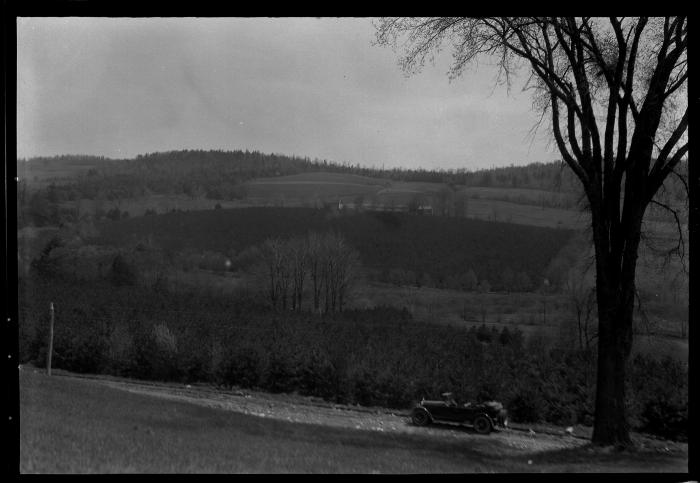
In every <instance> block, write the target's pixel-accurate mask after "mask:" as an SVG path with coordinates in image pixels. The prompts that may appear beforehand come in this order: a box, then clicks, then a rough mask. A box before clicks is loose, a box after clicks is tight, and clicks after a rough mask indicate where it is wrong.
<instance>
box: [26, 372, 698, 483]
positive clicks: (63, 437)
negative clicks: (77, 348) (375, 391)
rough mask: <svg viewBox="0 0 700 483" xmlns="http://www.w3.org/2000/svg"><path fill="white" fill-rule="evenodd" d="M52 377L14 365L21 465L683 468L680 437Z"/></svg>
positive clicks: (40, 469) (79, 468) (266, 469)
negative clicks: (629, 437)
mask: <svg viewBox="0 0 700 483" xmlns="http://www.w3.org/2000/svg"><path fill="white" fill-rule="evenodd" d="M59 374H60V375H55V376H53V377H51V378H49V377H48V376H46V375H45V374H43V373H42V372H41V371H39V370H35V369H32V368H31V367H29V366H23V369H22V370H21V371H19V382H20V416H21V419H20V441H19V443H20V462H19V463H20V468H19V469H20V473H23V474H29V473H481V472H651V473H656V472H678V473H685V472H687V471H688V453H687V445H685V444H680V443H668V442H654V441H652V440H648V439H646V440H644V442H643V443H642V444H640V445H639V446H638V449H635V450H629V451H625V452H614V451H609V450H607V449H595V448H591V447H590V446H589V445H587V444H586V443H585V440H581V439H578V438H565V437H561V436H550V435H548V434H545V433H542V434H539V433H538V436H537V437H536V438H530V437H528V436H525V435H524V434H523V433H518V432H517V431H507V432H503V433H494V434H492V435H489V436H482V435H477V434H473V433H472V432H471V431H469V430H456V429H450V428H449V427H448V428H445V429H442V430H441V429H440V428H437V427H436V428H434V429H432V428H428V429H426V430H424V431H422V429H423V428H411V427H410V426H406V422H405V419H403V420H402V419H396V420H395V423H393V426H395V427H396V429H395V430H392V427H391V426H392V424H387V425H385V429H376V428H373V429H370V428H367V429H355V428H354V427H347V426H345V427H343V426H344V425H343V424H329V420H328V417H325V418H321V419H320V420H321V421H323V422H322V423H320V424H318V423H317V424H313V423H305V422H291V421H290V420H289V419H293V420H297V418H286V417H285V418H282V417H279V416H278V415H277V414H276V413H277V412H278V410H279V408H280V407H282V406H285V407H293V408H299V409H302V408H303V409H302V410H301V411H298V410H297V411H296V413H297V414H299V415H300V416H301V417H302V418H304V416H307V415H311V416H313V414H318V415H319V416H321V415H322V414H324V413H326V414H338V418H341V420H342V419H344V420H353V421H354V420H357V421H359V422H360V423H361V422H362V421H363V420H364V419H367V421H368V422H369V421H370V420H373V419H379V418H380V416H379V414H381V412H380V411H379V412H376V413H362V412H359V411H358V412H356V413H354V414H351V412H348V411H342V410H341V411H338V410H335V409H333V410H331V411H330V413H329V411H328V410H325V409H323V408H321V407H314V406H312V405H308V402H306V401H304V400H303V399H297V400H296V401H295V400H294V399H292V398H286V400H287V401H289V402H288V403H286V404H282V405H280V403H279V402H278V401H277V400H276V399H274V398H270V397H266V396H265V395H262V394H248V395H247V396H244V397H240V396H235V395H232V396H227V395H226V394H223V393H222V394H215V393H212V392H211V391H206V393H205V394H204V395H203V394H202V393H201V392H200V391H197V390H195V389H192V390H189V389H185V388H183V387H182V386H181V385H157V386H156V385H151V389H149V388H148V387H145V386H139V385H137V384H132V383H129V382H127V381H118V380H107V379H102V380H100V379H93V378H75V377H71V375H70V374H67V373H62V372H60V373H59ZM135 382H136V381H135ZM183 390H185V391H186V392H183ZM260 398H262V399H260ZM236 401H245V404H246V405H247V406H252V405H254V404H255V403H256V401H260V402H263V401H264V402H265V404H264V408H265V409H264V410H263V412H262V413H259V414H260V415H259V416H254V415H251V412H250V411H246V410H244V409H243V408H242V407H241V406H240V405H239V404H236ZM305 402H306V405H305ZM329 409H330V408H329ZM339 409H340V408H339ZM285 414H287V415H288V414H289V412H288V411H286V413H285ZM348 416H352V417H348ZM336 419H337V418H336ZM392 421H394V419H392ZM353 424H354V425H355V424H356V423H353ZM360 427H364V426H363V425H361V426H360ZM404 428H405V429H404ZM407 430H408V431H407ZM639 441H642V440H639ZM642 445H643V446H642Z"/></svg>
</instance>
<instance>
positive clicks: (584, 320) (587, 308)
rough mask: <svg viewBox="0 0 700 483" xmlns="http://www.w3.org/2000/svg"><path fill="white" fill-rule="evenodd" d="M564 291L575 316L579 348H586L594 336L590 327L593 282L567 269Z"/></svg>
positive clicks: (594, 301)
mask: <svg viewBox="0 0 700 483" xmlns="http://www.w3.org/2000/svg"><path fill="white" fill-rule="evenodd" d="M564 293H565V294H566V297H567V299H568V301H569V304H570V306H571V308H572V309H573V312H574V316H575V317H576V334H577V338H578V346H579V349H585V350H588V349H589V348H590V343H591V342H592V340H593V339H594V338H595V337H596V333H595V331H594V330H593V328H592V327H591V318H592V315H593V310H594V308H595V303H596V300H595V294H596V292H595V284H594V283H593V282H592V281H589V280H587V277H584V276H583V274H582V273H581V272H580V271H579V270H576V269H572V270H571V271H569V274H568V277H567V279H566V281H565V282H564Z"/></svg>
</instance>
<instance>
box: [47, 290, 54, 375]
mask: <svg viewBox="0 0 700 483" xmlns="http://www.w3.org/2000/svg"><path fill="white" fill-rule="evenodd" d="M49 313H50V314H51V325H50V326H49V353H48V354H47V357H46V371H47V373H48V374H49V376H50V375H51V356H52V355H53V302H51V304H50V305H49Z"/></svg>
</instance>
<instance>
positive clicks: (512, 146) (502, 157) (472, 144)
mask: <svg viewBox="0 0 700 483" xmlns="http://www.w3.org/2000/svg"><path fill="white" fill-rule="evenodd" d="M17 31H18V43H17V45H18V52H17V63H18V65H17V76H18V79H17V86H18V95H17V101H18V113H17V114H18V118H17V127H18V156H19V157H31V156H39V155H42V156H43V155H55V154H69V153H70V154H95V155H103V156H107V157H111V158H122V157H134V156H136V155H137V154H143V153H147V152H154V151H167V150H175V149H224V150H233V149H249V150H259V151H262V152H267V153H269V152H274V153H283V154H290V155H300V156H309V157H310V158H321V159H327V160H329V161H336V162H349V163H352V164H356V163H360V164H361V165H367V166H382V165H384V166H386V167H397V166H402V167H410V168H416V167H424V168H470V169H475V168H483V167H489V166H504V165H509V164H525V163H529V162H533V161H550V160H554V159H558V155H557V153H555V152H554V150H553V146H552V143H550V142H549V137H548V135H547V127H546V125H544V124H543V126H542V128H541V129H540V131H539V134H537V136H535V137H534V139H533V138H532V136H531V135H530V134H529V132H530V129H531V128H532V126H533V125H534V124H535V123H536V122H537V120H538V119H539V115H538V114H537V112H535V111H533V110H532V107H531V99H530V95H529V93H528V92H522V91H521V88H520V87H521V84H522V80H524V79H521V80H518V82H516V85H515V86H514V87H513V89H511V91H510V93H508V92H507V91H506V89H505V87H496V88H495V89H494V79H495V75H496V70H495V69H494V68H493V67H491V66H489V65H486V64H484V63H481V64H480V65H479V66H478V69H471V70H470V71H468V72H466V73H465V74H464V75H463V76H462V77H461V78H459V79H457V80H455V81H452V82H450V81H449V79H448V77H447V75H446V72H447V70H448V66H449V62H450V55H449V52H446V53H445V54H443V55H442V56H441V57H439V58H438V60H437V61H436V65H435V66H430V65H428V66H426V68H425V69H424V70H423V72H421V73H420V74H418V75H414V76H411V77H406V76H405V75H404V74H403V73H402V72H401V70H400V68H399V67H398V64H397V54H396V53H394V52H393V51H392V50H391V49H390V48H385V47H378V46H373V45H372V42H373V40H374V32H375V30H374V27H373V26H372V22H371V20H370V19H304V18H291V19H187V18H185V19H181V18H177V19H108V18H104V19H98V18H54V19H52V18H21V19H18V25H17ZM523 76H524V73H523Z"/></svg>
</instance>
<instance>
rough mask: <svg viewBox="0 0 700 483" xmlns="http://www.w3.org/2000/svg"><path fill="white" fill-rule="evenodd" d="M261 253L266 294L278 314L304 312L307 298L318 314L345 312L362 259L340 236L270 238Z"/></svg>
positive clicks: (315, 234) (309, 235)
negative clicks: (292, 311)
mask: <svg viewBox="0 0 700 483" xmlns="http://www.w3.org/2000/svg"><path fill="white" fill-rule="evenodd" d="M259 253H260V264H259V265H258V273H259V275H260V276H261V278H262V281H263V282H262V287H263V291H264V293H265V296H266V298H267V300H268V301H269V302H270V304H271V305H272V307H274V308H275V309H276V310H283V311H284V310H294V311H301V310H303V309H304V301H305V297H304V296H305V295H307V294H308V295H310V300H312V301H313V302H312V303H313V306H312V307H311V308H313V310H314V311H315V312H326V313H328V312H336V311H337V312H341V311H342V310H343V307H344V306H345V304H346V302H347V299H348V296H349V294H350V289H351V288H352V284H353V281H354V280H355V279H356V278H357V275H358V267H359V260H360V257H359V254H358V252H357V250H355V249H354V248H353V247H351V246H350V245H349V244H348V243H347V241H346V240H345V239H344V238H343V237H342V236H341V235H339V234H336V233H323V234H321V233H316V232H311V233H309V234H308V235H307V236H304V237H293V238H290V239H287V240H283V239H280V238H269V239H267V240H265V242H264V243H263V244H262V246H261V247H260V250H259Z"/></svg>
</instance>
